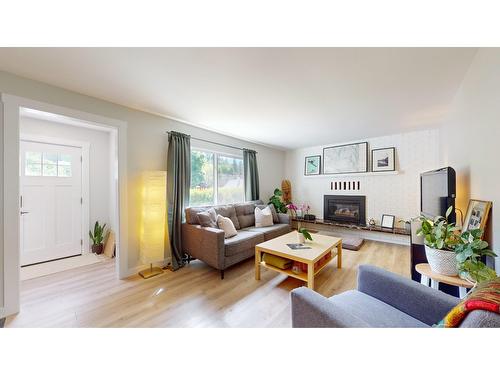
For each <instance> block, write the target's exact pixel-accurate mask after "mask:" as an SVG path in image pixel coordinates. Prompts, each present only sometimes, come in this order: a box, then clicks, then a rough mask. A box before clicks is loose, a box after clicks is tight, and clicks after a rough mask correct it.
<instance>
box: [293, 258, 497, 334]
mask: <svg viewBox="0 0 500 375" xmlns="http://www.w3.org/2000/svg"><path fill="white" fill-rule="evenodd" d="M291 298H292V326H293V327H294V328H306V327H307V328H309V327H310V328H320V327H324V328H327V327H331V328H356V327H360V328H420V327H431V326H432V325H433V324H436V323H438V322H439V321H440V320H441V319H443V318H444V317H445V315H446V314H447V313H448V312H449V311H450V310H451V309H452V308H453V307H454V306H456V305H457V304H458V303H459V302H460V299H458V298H456V297H452V296H450V295H448V294H445V293H443V292H440V291H438V290H435V289H431V288H429V287H426V286H424V285H422V284H419V283H417V282H415V281H412V280H410V279H407V278H405V277H402V276H400V275H396V274H394V273H391V272H388V271H385V270H383V269H381V268H377V267H374V266H369V265H362V266H360V267H359V272H358V289H357V290H350V291H347V292H344V293H341V294H338V295H335V296H333V297H331V298H326V297H323V296H322V295H320V294H318V293H316V292H314V291H313V290H311V289H307V288H304V287H302V288H298V289H295V290H293V291H292V293H291ZM461 327H472V328H480V327H500V315H498V314H494V313H491V312H488V311H473V312H471V313H470V314H469V315H468V316H467V318H466V319H465V320H464V321H463V322H462V325H461Z"/></svg>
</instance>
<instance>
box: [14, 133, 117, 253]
mask: <svg viewBox="0 0 500 375" xmlns="http://www.w3.org/2000/svg"><path fill="white" fill-rule="evenodd" d="M19 140H20V141H27V142H37V143H48V144H53V145H60V146H71V147H79V148H81V149H82V239H83V244H82V246H83V249H82V254H88V253H89V252H90V251H89V249H90V238H89V236H87V231H88V229H89V228H91V223H90V164H89V163H90V143H89V142H82V141H75V140H72V139H66V138H56V137H47V136H45V135H38V134H29V133H21V134H20V136H19ZM112 162H113V161H111V163H112ZM113 214H114V213H112V215H113Z"/></svg>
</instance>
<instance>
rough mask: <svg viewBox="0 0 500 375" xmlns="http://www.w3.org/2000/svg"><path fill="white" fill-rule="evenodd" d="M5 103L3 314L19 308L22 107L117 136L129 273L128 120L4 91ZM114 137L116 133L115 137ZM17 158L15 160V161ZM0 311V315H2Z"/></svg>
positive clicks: (120, 225)
mask: <svg viewBox="0 0 500 375" xmlns="http://www.w3.org/2000/svg"><path fill="white" fill-rule="evenodd" d="M0 99H1V102H2V103H3V147H4V153H3V168H4V171H3V181H4V194H3V205H4V212H3V233H4V239H3V252H4V259H3V260H4V262H3V263H4V264H3V266H4V269H3V275H4V280H3V287H4V288H3V289H4V290H3V295H4V300H3V309H2V306H0V314H2V315H5V316H7V315H12V314H15V313H17V312H19V309H20V248H19V246H20V224H19V184H20V181H19V139H20V131H19V118H20V111H21V109H22V108H29V109H34V110H38V111H42V112H48V113H52V114H56V115H59V116H63V117H65V118H67V119H68V120H69V121H71V120H72V119H77V120H78V121H79V122H80V123H82V122H85V123H87V124H88V126H89V127H98V128H101V129H102V128H107V129H109V130H110V131H111V134H112V135H115V137H116V144H117V150H116V159H117V160H118V166H117V168H116V169H115V170H114V171H113V173H115V177H116V178H115V179H114V181H115V185H116V192H117V198H118V199H117V200H118V210H117V211H118V217H117V221H116V223H117V224H116V225H115V230H116V232H117V236H116V238H117V241H116V250H117V251H116V256H117V265H118V267H117V274H118V277H119V278H125V277H127V276H128V246H127V245H128V241H127V232H128V211H127V123H126V122H125V121H121V120H116V119H112V118H108V117H103V116H98V115H94V114H91V113H87V112H82V111H78V110H74V109H70V108H65V107H60V106H57V105H52V104H47V103H42V102H38V101H35V100H30V99H26V98H22V97H18V96H14V95H10V94H3V93H2V94H1V97H0ZM112 138H113V137H112ZM13 161H14V162H13ZM2 315H0V316H2Z"/></svg>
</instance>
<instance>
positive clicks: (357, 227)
mask: <svg viewBox="0 0 500 375" xmlns="http://www.w3.org/2000/svg"><path fill="white" fill-rule="evenodd" d="M292 223H293V227H294V228H296V227H297V224H298V223H305V224H316V225H325V226H329V227H339V228H345V229H354V230H366V231H370V232H380V233H389V234H399V235H401V236H409V235H410V231H408V230H406V229H404V228H394V229H390V228H382V227H381V226H380V225H367V226H360V225H354V224H346V223H340V222H336V221H325V220H323V219H316V220H303V219H292Z"/></svg>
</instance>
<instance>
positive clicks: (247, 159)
mask: <svg viewBox="0 0 500 375" xmlns="http://www.w3.org/2000/svg"><path fill="white" fill-rule="evenodd" d="M243 165H244V168H245V199H246V200H247V201H255V200H257V199H260V197H259V196H260V192H259V169H258V167H257V152H255V151H254V150H247V149H244V150H243Z"/></svg>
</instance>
